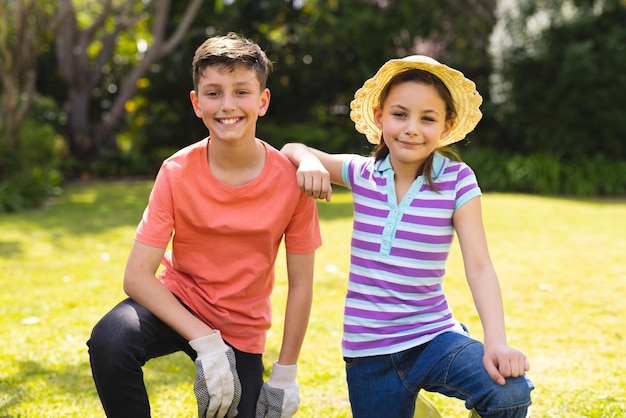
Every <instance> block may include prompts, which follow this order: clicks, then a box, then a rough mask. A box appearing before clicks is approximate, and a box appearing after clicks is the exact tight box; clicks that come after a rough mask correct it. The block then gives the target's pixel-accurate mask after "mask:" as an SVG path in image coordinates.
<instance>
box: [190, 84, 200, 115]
mask: <svg viewBox="0 0 626 418" xmlns="http://www.w3.org/2000/svg"><path fill="white" fill-rule="evenodd" d="M189 99H190V100H191V106H192V107H193V111H194V113H195V114H196V116H197V117H199V118H202V109H200V104H199V103H198V95H197V94H196V92H195V90H191V91H190V92H189Z"/></svg>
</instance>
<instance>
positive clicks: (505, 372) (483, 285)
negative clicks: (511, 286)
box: [453, 197, 529, 384]
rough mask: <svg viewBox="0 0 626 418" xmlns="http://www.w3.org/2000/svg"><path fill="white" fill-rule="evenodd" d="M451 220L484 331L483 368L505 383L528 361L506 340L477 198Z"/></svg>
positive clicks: (501, 311) (499, 294) (520, 370)
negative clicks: (507, 378)
mask: <svg viewBox="0 0 626 418" xmlns="http://www.w3.org/2000/svg"><path fill="white" fill-rule="evenodd" d="M453 222H454V228H455V230H456V233H457V236H458V238H459V244H460V246H461V252H462V254H463V263H464V266H465V275H466V276H467V281H468V284H469V286H470V289H471V291H472V296H473V298H474V304H475V305H476V310H477V311H478V315H479V316H480V321H481V323H482V326H483V330H484V336H485V355H484V358H483V362H484V364H485V369H486V370H487V372H488V373H489V375H490V376H491V378H492V379H493V380H495V381H496V382H498V383H500V384H504V383H505V381H504V378H506V377H516V376H521V375H523V374H524V372H525V371H527V370H528V369H529V364H528V359H527V358H526V356H525V355H524V353H522V352H521V351H518V350H516V349H513V348H510V347H509V346H508V343H507V340H506V331H505V325H504V308H503V306H502V294H501V292H500V284H499V282H498V277H497V275H496V272H495V269H494V267H493V264H492V262H491V258H490V257H489V250H488V247H487V238H486V236H485V229H484V226H483V221H482V210H481V200H480V198H479V197H475V198H473V199H471V200H470V201H468V202H467V203H466V204H464V205H463V206H461V207H460V208H459V209H458V210H457V211H456V212H455V214H454V217H453Z"/></svg>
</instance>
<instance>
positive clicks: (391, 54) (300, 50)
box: [133, 0, 495, 155]
mask: <svg viewBox="0 0 626 418" xmlns="http://www.w3.org/2000/svg"><path fill="white" fill-rule="evenodd" d="M494 10H495V0H384V1H383V0H340V1H337V0H306V1H303V0H300V1H297V0H289V1H257V0H237V1H236V2H234V3H233V4H232V5H229V6H225V7H224V8H223V10H221V11H219V12H217V13H215V14H213V15H204V16H199V17H198V19H197V21H198V24H197V26H194V28H192V30H190V31H189V33H188V34H187V38H188V39H187V41H186V42H185V43H184V44H183V45H182V46H181V47H180V48H179V49H177V51H176V53H175V54H171V55H170V56H168V57H166V58H165V59H164V60H163V61H162V66H161V67H160V70H159V71H158V72H154V73H151V74H150V75H149V76H148V77H149V79H150V87H149V88H147V89H144V90H142V92H141V95H146V100H144V101H143V104H139V105H138V107H137V111H136V112H135V113H134V114H133V118H135V120H136V121H138V120H141V121H147V122H145V123H144V124H143V125H142V128H141V129H142V133H143V135H135V136H136V137H143V138H150V142H149V144H147V145H148V146H147V147H145V148H143V149H142V155H147V154H148V153H149V152H154V148H155V146H158V147H162V148H163V151H164V153H165V151H166V150H171V149H172V148H177V147H180V146H183V145H186V144H188V143H189V142H190V141H192V140H194V139H197V138H199V135H203V134H206V129H204V127H203V126H202V124H201V123H198V122H197V121H196V118H195V116H194V115H193V113H192V112H191V111H190V107H189V99H188V96H187V95H186V94H184V95H179V96H177V97H173V96H172V94H171V92H172V91H177V92H180V91H184V92H185V93H186V92H187V91H188V90H189V89H190V77H189V66H190V63H191V57H192V56H193V50H194V49H195V47H197V46H198V45H199V44H200V42H202V41H203V40H204V39H205V38H206V36H207V35H209V36H210V35H213V34H220V33H221V34H223V33H225V32H228V31H230V30H235V31H237V32H238V33H241V34H243V35H244V36H246V37H248V38H251V39H253V40H254V41H256V42H257V43H258V44H259V45H261V47H262V48H263V49H264V50H265V51H266V52H267V53H268V55H269V57H270V59H271V60H272V61H273V62H274V64H275V65H274V67H275V72H274V73H273V74H272V75H271V76H270V78H269V84H268V86H269V87H270V89H271V91H272V100H271V104H270V108H269V112H268V114H267V116H266V117H264V118H263V119H262V120H260V122H259V125H258V130H257V132H258V134H259V136H260V137H262V138H264V139H267V140H269V141H270V142H272V144H273V145H276V146H280V145H281V143H282V142H284V141H286V140H298V141H304V142H306V143H308V144H310V145H312V146H320V147H323V149H325V150H327V151H355V152H361V151H363V148H364V147H363V141H362V138H360V137H359V135H358V134H356V133H355V131H354V125H353V124H352V122H351V121H350V118H349V117H348V108H349V104H350V100H351V99H352V97H353V96H354V92H355V91H356V89H357V88H359V87H360V86H361V85H362V83H363V82H364V81H365V80H366V79H367V78H368V77H371V76H372V75H373V74H374V72H375V71H376V70H377V69H378V68H379V67H380V66H381V65H382V64H383V63H384V62H385V61H386V60H388V59H390V58H396V57H399V56H402V55H406V54H415V53H426V54H432V55H433V56H435V58H438V59H440V60H441V61H443V62H446V63H448V64H450V65H453V66H457V67H458V68H462V69H463V71H464V72H465V73H466V74H467V75H468V77H471V78H472V79H478V80H480V84H481V86H482V87H483V89H481V91H482V90H484V91H485V92H486V90H487V87H486V82H487V77H488V74H489V72H490V63H489V59H488V55H487V45H488V37H489V33H490V32H491V29H492V27H493V25H494V24H495V17H494ZM477 83H478V81H477ZM152 121H155V122H158V125H157V124H156V123H151V122H152ZM139 145H140V146H141V144H139ZM166 148H167V149H166ZM164 153H163V154H164Z"/></svg>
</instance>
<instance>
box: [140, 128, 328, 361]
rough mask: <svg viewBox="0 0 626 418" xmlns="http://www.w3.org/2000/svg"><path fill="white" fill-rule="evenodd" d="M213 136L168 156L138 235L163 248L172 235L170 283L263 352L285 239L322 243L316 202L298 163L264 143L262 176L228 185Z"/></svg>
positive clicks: (299, 249)
mask: <svg viewBox="0 0 626 418" xmlns="http://www.w3.org/2000/svg"><path fill="white" fill-rule="evenodd" d="M208 141H209V139H204V140H202V141H199V142H197V143H195V144H192V145H190V146H188V147H186V148H183V149H182V150H180V151H179V152H177V153H176V154H174V155H172V156H171V157H170V158H168V159H166V160H165V161H164V162H163V164H162V166H161V169H160V170H159V173H158V175H157V177H156V180H155V184H154V187H153V189H152V192H151V194H150V199H149V202H148V206H147V207H146V209H145V211H144V214H143V218H142V220H141V222H140V223H139V226H138V227H137V232H136V236H135V239H136V240H137V241H139V242H141V243H143V244H145V245H150V246H153V247H158V248H166V247H167V246H168V244H169V243H170V240H171V241H172V249H171V251H168V252H167V253H166V254H165V256H164V258H163V265H164V268H163V269H162V270H161V272H160V273H159V279H160V280H161V281H162V282H163V284H164V285H165V286H166V287H167V288H168V289H169V290H170V291H171V292H172V293H174V294H175V295H176V296H178V297H179V298H180V299H181V300H182V301H183V302H184V303H185V304H186V305H187V306H188V307H189V308H190V309H191V310H192V311H193V312H194V313H195V314H196V315H197V316H198V317H199V318H201V319H202V320H203V321H205V322H206V323H207V324H208V325H209V326H211V327H212V328H214V329H217V330H220V332H221V333H222V337H223V338H224V339H225V340H226V341H227V342H228V343H230V344H232V345H233V346H234V347H235V348H237V349H239V350H241V351H244V352H248V353H262V352H263V350H264V348H265V335H266V331H267V329H268V328H269V327H270V325H271V304H270V295H271V292H272V289H273V286H274V261H275V259H276V255H277V252H278V249H279V246H280V243H281V241H282V239H283V237H284V242H285V244H284V245H285V250H286V251H287V252H288V253H294V254H306V253H310V252H312V251H315V250H316V249H317V248H319V246H320V245H321V235H320V230H319V222H318V217H317V209H316V204H315V201H314V199H312V198H311V197H309V196H307V195H306V194H304V193H302V192H301V190H300V189H299V188H298V185H297V182H296V169H295V167H294V166H293V165H292V164H291V162H290V161H289V160H288V159H287V158H286V157H284V156H283V155H282V154H281V153H280V152H278V151H277V150H276V149H275V148H273V147H272V146H270V145H269V144H267V143H265V142H263V144H264V146H265V148H266V151H267V152H266V161H265V166H264V168H263V171H262V172H261V174H260V175H259V176H258V177H257V178H255V179H254V180H253V181H251V182H250V183H248V184H245V185H243V186H240V187H229V186H226V185H224V184H223V183H221V182H220V181H218V180H217V179H216V178H215V177H214V176H213V175H212V173H211V170H210V169H209V166H208V162H207V149H208Z"/></svg>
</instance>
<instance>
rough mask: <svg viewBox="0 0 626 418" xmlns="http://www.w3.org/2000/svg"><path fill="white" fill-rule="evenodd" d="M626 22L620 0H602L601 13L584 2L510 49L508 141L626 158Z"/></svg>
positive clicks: (569, 153) (527, 149) (520, 146)
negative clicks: (576, 10)
mask: <svg viewBox="0 0 626 418" xmlns="http://www.w3.org/2000/svg"><path fill="white" fill-rule="evenodd" d="M590 3H593V2H590ZM589 7H591V6H589ZM526 17H527V16H526ZM523 18H524V17H522V19H523ZM624 21H626V6H624V5H623V4H620V3H619V2H616V1H609V2H605V6H604V10H603V12H602V13H601V14H599V15H598V14H594V13H593V12H591V10H590V9H587V8H584V7H583V8H581V9H579V13H578V14H577V15H576V16H575V18H572V19H570V20H566V21H563V22H561V23H559V24H554V25H552V26H551V27H549V28H547V29H545V30H544V31H543V32H542V33H541V35H540V36H539V37H538V38H537V39H538V40H536V41H535V42H534V43H532V45H533V47H532V48H531V47H529V45H528V43H526V44H524V45H522V46H520V47H517V48H512V49H511V51H509V56H508V58H507V61H505V63H504V70H503V76H504V78H505V80H506V81H507V83H508V84H509V85H510V92H509V93H510V94H509V96H508V97H507V99H508V103H506V105H505V106H503V107H502V109H501V110H502V115H501V116H502V120H501V122H502V125H503V129H505V132H506V136H504V138H506V139H505V141H504V143H503V144H502V145H503V146H504V147H507V149H508V150H510V151H519V152H522V153H525V154H531V153H537V152H540V153H541V152H547V153H558V154H559V155H560V156H561V157H562V158H563V159H567V160H573V161H574V160H582V159H585V158H589V157H590V156H594V155H596V154H602V155H605V156H606V157H607V158H609V159H611V160H622V161H623V160H626V118H624V117H623V115H624V112H625V111H626V107H625V106H624V101H623V92H624V91H626V54H624V45H625V44H626V27H625V26H624V25H623V22H624ZM496 110H497V109H496Z"/></svg>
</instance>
